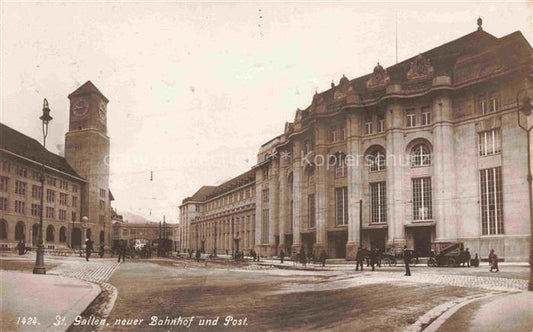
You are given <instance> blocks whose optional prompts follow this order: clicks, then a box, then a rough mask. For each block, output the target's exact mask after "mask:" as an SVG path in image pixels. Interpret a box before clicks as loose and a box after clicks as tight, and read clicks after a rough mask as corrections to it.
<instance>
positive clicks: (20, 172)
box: [17, 165, 28, 178]
mask: <svg viewBox="0 0 533 332" xmlns="http://www.w3.org/2000/svg"><path fill="white" fill-rule="evenodd" d="M17 175H18V176H22V177H24V178H25V177H27V176H28V169H27V168H26V167H22V166H18V165H17Z"/></svg>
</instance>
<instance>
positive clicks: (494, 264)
mask: <svg viewBox="0 0 533 332" xmlns="http://www.w3.org/2000/svg"><path fill="white" fill-rule="evenodd" d="M491 251H492V264H491V265H490V272H492V270H496V272H500V269H499V268H498V255H496V253H495V252H494V250H491Z"/></svg>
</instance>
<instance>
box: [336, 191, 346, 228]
mask: <svg viewBox="0 0 533 332" xmlns="http://www.w3.org/2000/svg"><path fill="white" fill-rule="evenodd" d="M335 205H336V208H335V210H336V222H337V225H348V188H347V187H342V188H335Z"/></svg>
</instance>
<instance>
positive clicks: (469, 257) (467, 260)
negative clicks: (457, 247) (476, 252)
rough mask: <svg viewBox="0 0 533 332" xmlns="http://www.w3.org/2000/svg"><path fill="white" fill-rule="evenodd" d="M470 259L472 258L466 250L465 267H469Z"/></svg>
mask: <svg viewBox="0 0 533 332" xmlns="http://www.w3.org/2000/svg"><path fill="white" fill-rule="evenodd" d="M471 258H472V256H470V251H469V249H468V248H466V251H465V262H464V263H466V266H467V267H470V259H471ZM464 263H463V264H464Z"/></svg>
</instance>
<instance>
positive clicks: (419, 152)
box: [411, 144, 431, 167]
mask: <svg viewBox="0 0 533 332" xmlns="http://www.w3.org/2000/svg"><path fill="white" fill-rule="evenodd" d="M429 165H431V152H430V150H429V148H428V147H427V145H425V144H417V145H415V147H414V148H413V149H412V150H411V167H421V166H429Z"/></svg>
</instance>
